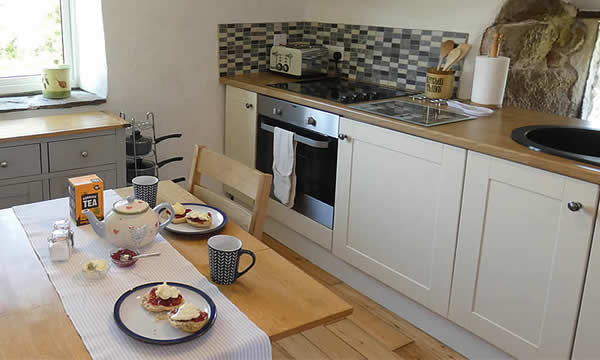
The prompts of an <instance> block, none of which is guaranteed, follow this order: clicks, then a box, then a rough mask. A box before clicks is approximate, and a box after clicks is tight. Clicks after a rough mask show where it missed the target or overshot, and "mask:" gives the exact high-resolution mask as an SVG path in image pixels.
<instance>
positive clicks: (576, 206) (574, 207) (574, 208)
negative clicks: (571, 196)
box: [567, 201, 583, 211]
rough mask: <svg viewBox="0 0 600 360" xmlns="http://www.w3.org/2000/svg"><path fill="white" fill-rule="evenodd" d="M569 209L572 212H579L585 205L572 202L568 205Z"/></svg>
mask: <svg viewBox="0 0 600 360" xmlns="http://www.w3.org/2000/svg"><path fill="white" fill-rule="evenodd" d="M567 207H568V208H569V210H571V211H579V210H581V208H582V207H583V205H581V203H580V202H578V201H570V202H569V203H568V204H567Z"/></svg>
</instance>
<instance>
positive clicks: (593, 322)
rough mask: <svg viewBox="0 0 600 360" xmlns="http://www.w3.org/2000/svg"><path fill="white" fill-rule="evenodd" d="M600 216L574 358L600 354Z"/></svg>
mask: <svg viewBox="0 0 600 360" xmlns="http://www.w3.org/2000/svg"><path fill="white" fill-rule="evenodd" d="M598 304H600V218H598V217H596V227H595V231H594V239H593V241H592V251H591V253H590V260H589V263H588V268H587V276H586V277H585V287H584V290H583V298H582V302H581V310H580V312H579V321H578V322H577V333H576V336H575V345H574V348H573V357H572V358H573V359H574V360H588V359H596V358H598V356H599V354H600V350H598V340H599V339H600V307H599V306H598Z"/></svg>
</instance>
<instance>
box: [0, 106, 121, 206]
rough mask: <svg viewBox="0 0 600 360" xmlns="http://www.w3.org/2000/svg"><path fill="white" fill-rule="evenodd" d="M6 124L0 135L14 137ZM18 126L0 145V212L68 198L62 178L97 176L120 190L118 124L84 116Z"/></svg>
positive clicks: (99, 115)
mask: <svg viewBox="0 0 600 360" xmlns="http://www.w3.org/2000/svg"><path fill="white" fill-rule="evenodd" d="M7 121H8V122H9V123H8V124H0V133H2V132H3V130H4V134H11V133H15V130H14V129H12V132H9V131H8V130H6V129H4V128H3V127H9V128H10V127H11V124H10V123H11V121H10V120H7ZM19 122H26V123H29V125H30V126H28V127H27V128H25V129H24V128H22V127H20V126H19V127H18V131H20V133H18V134H15V136H16V135H18V136H16V138H15V139H14V140H13V139H10V138H3V139H1V140H2V141H0V209H1V208H7V207H11V206H16V205H22V204H27V203H31V202H36V201H42V200H48V199H55V198H59V197H64V196H68V192H67V179H68V178H70V177H74V176H81V175H89V174H97V175H98V176H100V177H101V178H102V179H103V180H104V188H105V189H111V188H117V187H124V186H126V182H125V181H126V180H125V171H126V166H125V128H124V127H123V126H125V124H126V123H125V122H123V121H122V120H120V119H118V118H116V117H115V118H113V117H112V116H111V115H107V114H104V113H84V114H72V115H59V116H54V117H52V116H50V117H46V118H32V119H21V120H19ZM107 122H108V123H110V124H111V125H110V126H112V127H113V128H108V129H107V127H106V126H107ZM95 124H97V128H96V127H95ZM28 129H29V130H28ZM28 131H31V134H29V133H28Z"/></svg>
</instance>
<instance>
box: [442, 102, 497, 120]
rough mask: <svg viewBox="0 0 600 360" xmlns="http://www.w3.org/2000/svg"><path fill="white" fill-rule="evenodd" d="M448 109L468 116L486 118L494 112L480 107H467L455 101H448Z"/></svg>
mask: <svg viewBox="0 0 600 360" xmlns="http://www.w3.org/2000/svg"><path fill="white" fill-rule="evenodd" d="M448 107H451V108H454V109H457V110H460V111H461V112H462V113H464V114H466V115H470V116H486V115H490V114H492V113H494V110H492V109H488V108H486V107H482V106H474V105H467V104H464V103H461V102H458V101H456V100H448Z"/></svg>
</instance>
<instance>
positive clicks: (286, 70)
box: [283, 64, 290, 72]
mask: <svg viewBox="0 0 600 360" xmlns="http://www.w3.org/2000/svg"><path fill="white" fill-rule="evenodd" d="M283 71H285V72H288V71H290V66H289V65H288V64H283Z"/></svg>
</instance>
